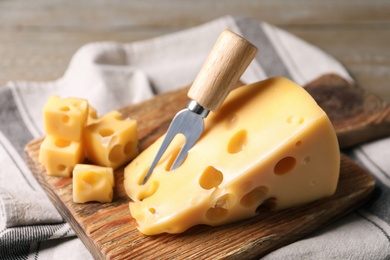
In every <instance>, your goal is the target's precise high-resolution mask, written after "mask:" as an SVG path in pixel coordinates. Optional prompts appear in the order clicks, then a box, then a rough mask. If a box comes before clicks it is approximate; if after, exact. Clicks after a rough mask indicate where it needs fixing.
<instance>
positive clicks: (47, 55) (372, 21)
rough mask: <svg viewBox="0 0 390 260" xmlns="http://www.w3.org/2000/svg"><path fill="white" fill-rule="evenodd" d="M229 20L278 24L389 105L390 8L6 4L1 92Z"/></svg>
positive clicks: (338, 0) (277, 1)
mask: <svg viewBox="0 0 390 260" xmlns="http://www.w3.org/2000/svg"><path fill="white" fill-rule="evenodd" d="M227 14H231V15H244V16H247V17H251V18H255V19H258V20H263V21H266V22H269V23H272V24H274V25H277V26H279V27H281V28H283V29H285V30H287V31H289V32H291V33H293V34H295V35H297V36H298V37H300V38H302V39H304V40H306V41H307V42H310V43H312V44H314V45H316V46H318V47H320V48H321V49H323V50H325V51H326V52H327V53H329V54H330V55H332V56H334V57H335V58H336V59H338V60H339V61H341V62H342V64H344V66H345V67H346V68H347V69H348V70H349V72H350V73H351V74H352V76H353V77H354V78H355V79H356V80H357V82H358V83H359V85H360V86H361V87H363V88H365V89H368V90H370V91H371V92H372V93H374V94H376V95H378V96H380V97H382V98H383V99H385V100H387V101H389V102H390V86H389V82H390V50H389V48H390V1H389V0H326V1H324V0H273V1H268V0H240V1H236V0H225V1H209V0H185V1H183V0H167V1H158V0H142V1H135V0H127V1H122V0H111V1H93V0H83V1H79V0H56V1H54V0H52V1H49V0H2V1H0V86H4V85H5V83H6V82H7V81H10V80H28V81H46V80H54V79H57V78H59V77H61V76H62V75H63V73H64V71H65V69H66V68H67V66H68V63H69V61H70V59H71V57H72V55H73V54H74V53H75V51H76V50H77V49H79V48H80V47H81V46H82V45H84V44H86V43H89V42H93V41H102V40H110V41H118V42H132V41H137V40H141V39H147V38H151V37H154V36H158V35H163V34H166V33H169V32H174V31H178V30H182V29H186V28H189V27H192V26H195V25H199V24H201V23H204V22H207V21H210V20H213V19H215V18H218V17H221V16H223V15H227Z"/></svg>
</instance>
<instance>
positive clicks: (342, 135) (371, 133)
mask: <svg viewBox="0 0 390 260" xmlns="http://www.w3.org/2000/svg"><path fill="white" fill-rule="evenodd" d="M305 89H306V90H307V91H308V92H309V93H310V94H311V96H312V97H313V98H314V99H315V100H316V101H317V103H318V104H319V106H320V107H322V109H324V111H325V112H326V113H327V115H328V116H329V118H330V120H331V121H332V124H333V126H334V128H335V129H336V132H337V138H338V140H339V145H340V147H341V148H347V147H351V146H353V145H356V144H360V143H364V142H367V141H371V140H374V139H378V138H381V137H385V136H389V135H390V105H389V104H388V103H387V102H385V101H383V100H382V99H380V98H379V97H377V96H375V95H373V94H371V93H369V92H368V91H366V90H364V89H362V88H359V87H357V86H353V85H351V84H349V83H348V82H347V81H345V80H344V79H342V78H340V77H339V76H337V75H324V76H322V77H320V78H318V79H317V80H315V81H313V82H311V83H309V84H307V85H306V86H305Z"/></svg>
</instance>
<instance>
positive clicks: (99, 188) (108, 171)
mask: <svg viewBox="0 0 390 260" xmlns="http://www.w3.org/2000/svg"><path fill="white" fill-rule="evenodd" d="M72 184H73V201H74V202H76V203H85V202H90V201H98V202H102V203H104V202H111V201H112V197H113V192H114V191H113V188H114V185H115V183H114V171H113V169H112V168H111V167H102V166H97V165H89V164H77V165H76V166H75V167H74V169H73V183H72Z"/></svg>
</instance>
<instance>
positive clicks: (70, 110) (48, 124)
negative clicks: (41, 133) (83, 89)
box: [43, 96, 88, 141]
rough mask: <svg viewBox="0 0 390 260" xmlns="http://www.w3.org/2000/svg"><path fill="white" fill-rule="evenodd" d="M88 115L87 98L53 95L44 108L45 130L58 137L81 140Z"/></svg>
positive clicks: (48, 133)
mask: <svg viewBox="0 0 390 260" xmlns="http://www.w3.org/2000/svg"><path fill="white" fill-rule="evenodd" d="M87 115H88V101H87V100H85V99H81V98H65V99H62V98H60V97H58V96H51V97H50V98H49V100H48V101H47V102H46V104H45V106H44V108H43V123H44V129H45V132H46V134H47V135H51V136H53V137H56V138H61V139H64V140H72V141H80V140H81V138H82V132H83V129H84V126H85V123H86V121H87Z"/></svg>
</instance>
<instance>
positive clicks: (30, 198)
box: [0, 16, 390, 259]
mask: <svg viewBox="0 0 390 260" xmlns="http://www.w3.org/2000/svg"><path fill="white" fill-rule="evenodd" d="M226 28H229V29H231V30H233V31H235V32H236V33H238V34H241V35H243V36H244V37H245V38H247V39H248V40H249V41H251V42H252V43H254V44H255V45H256V46H258V47H259V54H258V56H257V57H256V58H255V60H254V61H253V62H252V63H251V65H250V66H249V68H248V70H247V71H246V72H245V73H244V75H243V77H242V79H241V80H242V81H243V82H245V83H252V82H255V81H259V80H262V79H265V78H267V77H272V76H285V77H288V78H290V79H292V80H293V81H295V82H297V83H298V84H300V85H305V84H306V83H308V82H310V81H312V80H314V79H316V78H317V77H319V76H320V75H322V74H325V73H335V74H338V75H340V76H342V77H343V78H345V79H346V80H348V81H349V82H351V83H352V82H353V79H352V78H351V77H350V75H349V74H348V73H347V71H346V69H345V68H344V67H343V66H342V65H341V64H340V63H339V62H338V61H336V60H335V59H333V58H332V57H330V56H329V55H327V54H326V53H324V52H323V51H321V50H319V49H318V48H316V47H314V46H312V45H310V44H308V43H306V42H304V41H302V40H300V39H299V38H297V37H295V36H293V35H291V34H289V33H287V32H285V31H283V30H281V29H279V28H277V27H275V26H272V25H270V24H267V23H264V22H259V21H255V20H251V19H247V18H242V17H231V16H226V17H222V18H220V19H217V20H214V21H211V22H209V23H206V24H204V25H201V26H198V27H194V28H191V29H188V30H185V31H181V32H177V33H173V34H169V35H166V36H162V37H158V38H155V39H150V40H145V41H140V42H134V43H128V44H119V43H115V42H98V43H91V44H88V45H86V46H83V47H82V48H81V49H80V50H79V51H78V52H77V53H76V54H75V55H74V56H73V58H72V60H71V62H70V64H69V67H68V69H67V71H66V72H65V74H64V76H63V77H62V78H60V79H58V80H56V81H52V82H20V81H16V82H9V83H8V84H7V85H6V86H5V87H2V88H0V165H1V167H0V258H1V259H19V258H20V259H26V258H34V259H91V258H92V256H91V255H90V254H89V252H88V251H87V250H86V249H85V247H84V246H83V244H82V243H81V241H80V240H79V239H78V238H77V237H75V234H74V232H73V231H72V229H71V228H70V226H69V225H68V224H67V223H64V220H63V219H62V217H61V216H60V215H59V214H58V212H57V211H56V209H55V208H54V206H53V205H52V204H51V202H50V201H49V200H48V198H47V197H46V195H45V193H44V192H43V190H42V188H41V187H40V186H39V184H38V183H37V182H36V180H35V179H34V177H33V176H32V174H31V173H30V171H29V170H28V169H27V167H26V165H25V163H24V161H23V147H24V146H25V144H26V143H27V142H28V141H30V140H31V139H33V138H36V137H40V136H42V135H43V134H44V133H43V129H42V128H43V127H42V126H43V123H42V116H41V113H42V108H43V105H44V104H45V102H46V101H47V99H48V98H49V97H50V96H51V95H60V96H62V97H68V96H75V97H83V98H87V99H88V100H89V102H90V103H91V104H92V105H93V106H94V107H95V108H97V109H98V112H100V113H101V114H103V113H106V112H108V111H110V110H113V109H117V108H119V107H121V106H124V105H128V104H131V103H136V102H139V101H142V100H145V99H147V98H151V97H153V96H154V95H156V94H159V93H162V92H166V91H169V90H173V89H177V88H180V87H183V86H186V85H189V84H190V83H191V82H192V81H193V80H194V79H195V77H196V75H197V73H198V72H199V70H200V67H201V66H202V64H203V62H204V61H205V58H206V57H207V55H208V53H209V52H210V50H211V48H212V46H213V45H214V43H215V41H216V39H217V37H218V36H219V34H220V33H221V32H222V30H223V29H226ZM350 155H351V156H353V158H354V159H355V160H356V161H358V162H359V163H361V164H362V165H364V166H365V167H367V169H368V170H369V171H371V173H372V174H373V175H374V176H375V177H376V179H377V182H378V184H377V186H378V187H377V194H376V197H375V198H374V199H373V200H372V201H371V202H370V203H369V204H367V205H366V206H365V207H364V208H362V209H360V210H358V211H356V212H355V213H353V214H350V215H349V216H348V217H346V218H343V219H341V220H340V221H338V222H336V223H334V224H333V225H332V226H328V227H327V228H325V229H322V230H320V231H318V232H317V233H315V234H313V235H311V236H310V237H307V238H305V239H302V240H300V241H297V242H295V243H293V244H290V245H288V246H286V247H283V248H281V249H279V250H276V251H274V252H272V253H270V254H269V255H267V256H266V257H265V259H285V258H286V257H287V258H288V259H292V258H294V259H346V258H348V259H385V258H386V257H389V256H390V226H389V223H390V214H389V213H390V163H389V160H388V159H387V158H390V139H382V140H379V141H376V142H372V143H370V144H365V145H362V146H359V147H357V148H356V149H354V150H353V151H351V153H350Z"/></svg>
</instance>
